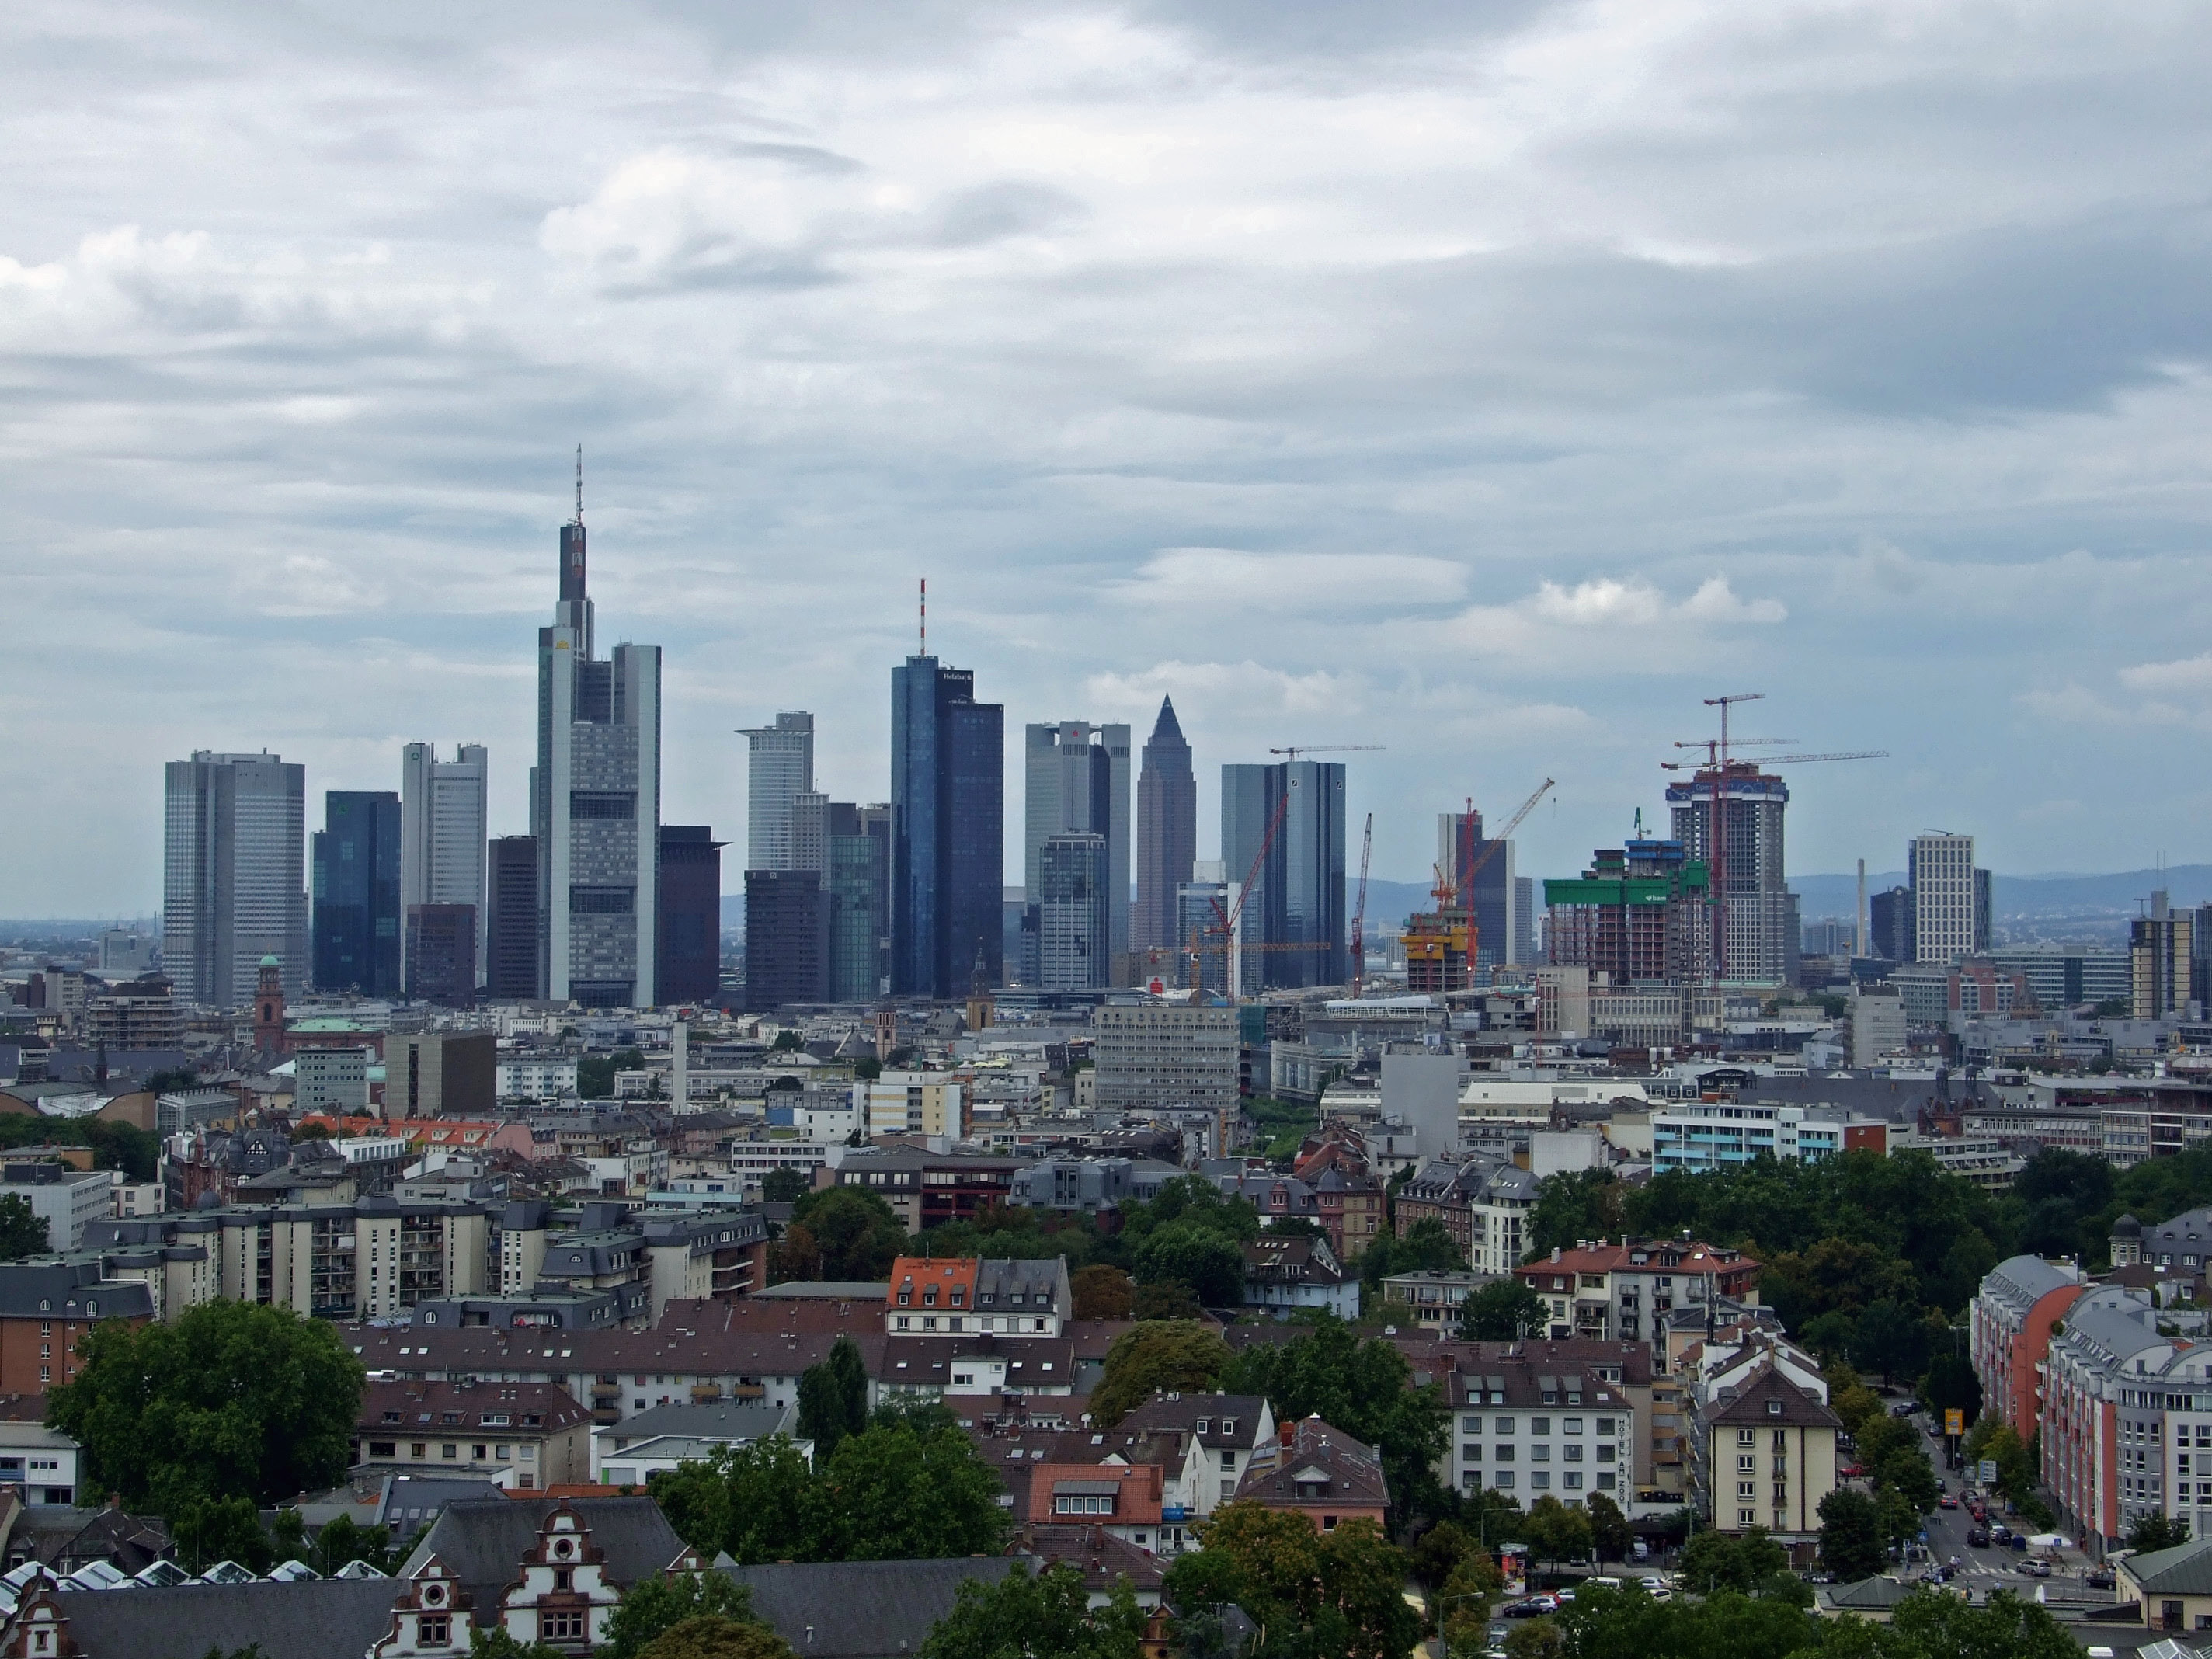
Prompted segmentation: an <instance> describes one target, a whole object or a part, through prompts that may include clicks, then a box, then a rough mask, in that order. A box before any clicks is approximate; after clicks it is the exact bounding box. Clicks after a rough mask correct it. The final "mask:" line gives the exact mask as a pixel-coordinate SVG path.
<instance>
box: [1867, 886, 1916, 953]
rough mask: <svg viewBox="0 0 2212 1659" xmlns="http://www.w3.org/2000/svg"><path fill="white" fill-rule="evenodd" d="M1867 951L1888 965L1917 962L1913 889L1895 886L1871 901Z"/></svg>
mask: <svg viewBox="0 0 2212 1659" xmlns="http://www.w3.org/2000/svg"><path fill="white" fill-rule="evenodd" d="M1867 935H1868V937H1867V949H1868V950H1869V951H1871V952H1872V953H1873V954H1874V955H1875V956H1877V957H1881V959H1882V960H1883V961H1885V962H1917V961H1918V960H1919V959H1920V958H1919V957H1918V955H1917V952H1916V951H1914V949H1913V941H1912V890H1911V888H1910V887H1893V888H1891V889H1890V890H1888V891H1887V892H1886V893H1874V894H1870V895H1869V896H1868V898H1867Z"/></svg>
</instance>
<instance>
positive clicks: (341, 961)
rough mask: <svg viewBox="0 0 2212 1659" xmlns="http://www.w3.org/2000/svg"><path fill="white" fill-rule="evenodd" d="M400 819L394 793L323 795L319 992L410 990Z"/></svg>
mask: <svg viewBox="0 0 2212 1659" xmlns="http://www.w3.org/2000/svg"><path fill="white" fill-rule="evenodd" d="M401 819H402V813H401V810H400V799H399V797H398V796H397V795H395V794H393V793H392V792H391V791H390V790H388V789H380V790H365V789H333V790H331V791H330V792H329V793H327V794H325V796H324V797H323V827H322V828H321V829H318V830H317V831H316V832H315V834H314V845H313V865H312V881H313V923H314V975H313V977H314V986H315V988H316V989H317V990H319V991H358V992H360V993H361V994H362V995H363V996H369V997H396V996H399V995H401V994H403V993H404V989H405V986H406V981H405V979H404V970H403V969H402V967H401V958H402V956H403V954H404V951H403V947H402V940H401V910H400V901H399V895H400V889H401V881H400V875H401V871H402V868H403V862H402V854H401V844H402V841H403V839H404V837H403V834H402V829H401Z"/></svg>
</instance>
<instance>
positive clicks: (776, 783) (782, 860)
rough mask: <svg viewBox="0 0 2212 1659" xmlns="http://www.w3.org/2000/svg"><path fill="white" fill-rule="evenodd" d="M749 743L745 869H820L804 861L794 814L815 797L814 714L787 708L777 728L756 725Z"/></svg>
mask: <svg viewBox="0 0 2212 1659" xmlns="http://www.w3.org/2000/svg"><path fill="white" fill-rule="evenodd" d="M738 735H739V736H741V737H743V738H744V740H745V757H746V758H745V868H746V869H748V870H805V869H816V870H818V869H820V868H821V867H822V866H821V864H820V862H819V860H818V859H817V862H815V863H814V864H811V865H809V864H805V863H803V862H801V861H800V860H799V856H798V854H799V848H798V845H797V835H796V831H797V825H796V824H795V823H793V813H794V811H795V809H796V808H797V806H798V805H799V797H800V796H802V795H811V794H812V793H814V716H813V715H811V714H808V713H807V712H806V711H805V709H803V708H786V709H783V710H781V711H780V712H779V713H778V714H777V715H776V717H775V725H774V726H746V727H744V728H743V729H742V730H741V731H740V732H739V733H738Z"/></svg>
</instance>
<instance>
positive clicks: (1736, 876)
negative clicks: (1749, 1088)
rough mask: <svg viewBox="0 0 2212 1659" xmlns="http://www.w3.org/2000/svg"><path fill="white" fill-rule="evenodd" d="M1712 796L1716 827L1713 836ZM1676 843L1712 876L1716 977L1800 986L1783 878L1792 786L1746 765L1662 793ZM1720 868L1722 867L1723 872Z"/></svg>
mask: <svg viewBox="0 0 2212 1659" xmlns="http://www.w3.org/2000/svg"><path fill="white" fill-rule="evenodd" d="M1716 795H1717V796H1718V799H1719V805H1720V810H1721V821H1720V823H1719V824H1718V826H1717V828H1718V830H1719V831H1720V833H1719V834H1716V833H1715V829H1716V825H1715V824H1714V822H1713V806H1714V800H1715V797H1716ZM1667 805H1668V808H1669V810H1670V811H1671V812H1672V815H1673V817H1674V840H1676V841H1678V842H1680V843H1681V844H1682V850H1683V852H1684V854H1686V856H1687V857H1689V858H1690V859H1692V860H1694V861H1696V862H1698V863H1701V864H1703V865H1705V866H1706V868H1707V869H1708V870H1709V871H1711V872H1713V875H1714V880H1715V902H1714V905H1713V912H1714V915H1713V927H1714V933H1713V971H1714V972H1715V973H1716V974H1717V975H1719V977H1720V978H1721V980H1722V981H1724V982H1726V983H1729V984H1735V985H1756V986H1777V985H1795V984H1796V982H1797V961H1798V950H1799V946H1800V945H1801V943H1802V936H1801V930H1800V928H1799V925H1798V920H1797V896H1796V894H1795V893H1793V892H1791V891H1790V884H1789V882H1788V880H1787V879H1786V878H1785V877H1784V871H1783V817H1784V812H1785V811H1786V810H1787V808H1788V807H1789V805H1790V786H1789V785H1788V784H1787V783H1785V782H1784V781H1782V780H1781V779H1780V778H1778V777H1775V776H1772V775H1770V774H1768V773H1765V772H1762V771H1760V770H1759V769H1758V768H1757V767H1756V766H1753V765H1751V764H1750V763H1747V762H1744V761H1730V762H1729V763H1728V765H1727V766H1726V768H1725V769H1723V770H1722V771H1721V772H1720V773H1719V774H1718V775H1716V773H1715V772H1714V771H1713V770H1712V769H1711V768H1705V769H1699V771H1697V772H1694V773H1692V775H1691V776H1690V778H1689V780H1688V781H1686V782H1682V783H1673V784H1669V785H1668V786H1667ZM1723 866H1725V868H1724V869H1723Z"/></svg>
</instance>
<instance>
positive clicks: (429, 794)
mask: <svg viewBox="0 0 2212 1659" xmlns="http://www.w3.org/2000/svg"><path fill="white" fill-rule="evenodd" d="M489 773H490V758H489V750H486V749H485V748H484V746H483V744H474V743H465V744H461V745H460V747H459V749H457V750H455V751H454V754H453V759H452V760H449V761H441V760H440V759H439V758H438V746H437V744H433V743H410V744H408V745H407V746H406V747H405V748H404V750H401V751H400V757H399V808H400V817H401V827H400V843H399V908H400V914H401V915H403V916H404V915H409V914H410V913H411V912H412V911H413V910H414V908H415V907H416V905H418V904H465V905H467V906H469V907H470V909H471V914H472V915H473V916H474V922H473V926H474V927H475V928H476V930H477V946H476V947H475V948H474V950H473V957H474V959H475V960H476V961H477V962H478V963H482V961H483V957H484V952H483V949H482V944H483V915H484V843H485V842H486V840H487V838H488V829H487V825H488V823H489V819H488V817H487V815H486V814H487V806H486V802H487V799H488V794H487V791H488V788H489ZM450 926H451V919H450V918H447V919H444V920H441V922H440V924H439V927H438V930H437V931H438V933H439V934H440V936H441V937H442V936H443V935H444V933H447V931H449V930H450ZM401 970H402V972H403V973H404V974H406V975H408V976H409V977H408V983H409V984H410V985H412V984H413V983H414V981H413V977H412V969H411V967H410V965H409V964H408V963H402V964H401Z"/></svg>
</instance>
